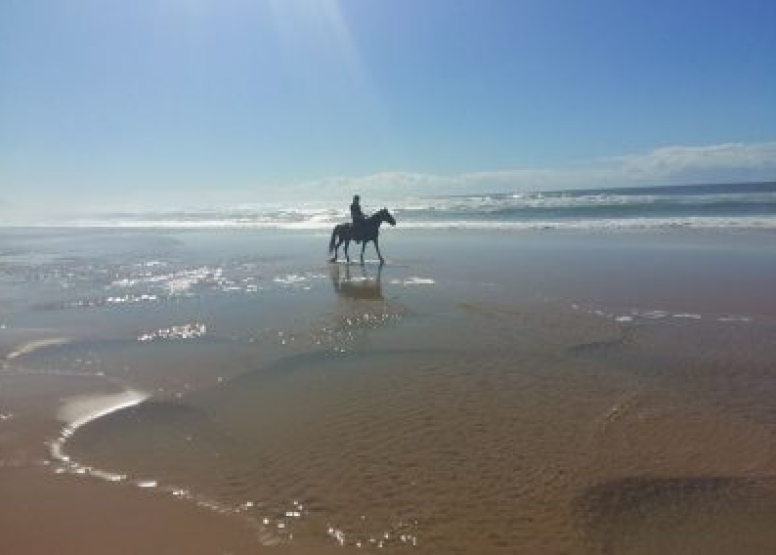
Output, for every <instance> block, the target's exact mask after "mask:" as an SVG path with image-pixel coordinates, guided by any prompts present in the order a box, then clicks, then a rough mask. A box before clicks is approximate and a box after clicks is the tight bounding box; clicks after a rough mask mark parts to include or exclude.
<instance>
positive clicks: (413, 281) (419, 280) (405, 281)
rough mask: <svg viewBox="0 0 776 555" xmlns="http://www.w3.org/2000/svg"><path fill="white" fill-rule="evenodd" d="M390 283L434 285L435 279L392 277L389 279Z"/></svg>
mask: <svg viewBox="0 0 776 555" xmlns="http://www.w3.org/2000/svg"><path fill="white" fill-rule="evenodd" d="M391 284H392V285H403V286H405V287H406V286H411V285H435V284H436V281H435V280H433V279H431V278H423V277H417V276H413V277H408V278H407V279H403V280H402V279H392V280H391Z"/></svg>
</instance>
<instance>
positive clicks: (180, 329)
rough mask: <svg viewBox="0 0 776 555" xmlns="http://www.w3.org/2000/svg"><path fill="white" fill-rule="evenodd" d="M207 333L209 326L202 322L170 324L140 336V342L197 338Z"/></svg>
mask: <svg viewBox="0 0 776 555" xmlns="http://www.w3.org/2000/svg"><path fill="white" fill-rule="evenodd" d="M205 334H207V326H206V325H205V324H202V323H201V322H192V323H189V324H181V325H179V326H170V327H169V328H162V329H159V330H156V331H153V332H148V333H144V334H141V335H139V336H138V338H137V340H138V341H140V342H146V341H157V340H159V339H196V338H198V337H202V336H204V335H205Z"/></svg>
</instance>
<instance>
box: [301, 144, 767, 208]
mask: <svg viewBox="0 0 776 555" xmlns="http://www.w3.org/2000/svg"><path fill="white" fill-rule="evenodd" d="M774 179H776V141H771V142H762V143H748V144H747V143H725V144H718V145H707V146H667V147H661V148H656V149H654V150H651V151H649V152H646V153H639V154H632V155H628V156H620V157H612V158H605V159H599V160H593V161H589V162H587V163H584V164H578V165H576V166H571V167H563V168H516V169H507V170H494V171H481V172H469V173H461V174H454V175H439V174H425V173H411V172H400V171H397V172H381V173H374V174H370V175H364V176H337V177H328V178H325V179H319V180H313V181H309V182H306V183H301V184H299V185H297V186H296V187H293V188H292V190H293V193H294V194H295V195H296V194H303V195H311V196H315V197H320V198H331V197H332V196H347V195H350V194H353V193H355V192H359V193H362V194H365V195H369V196H372V197H375V198H380V199H382V198H386V199H387V198H392V197H401V196H415V195H417V196H422V195H436V194H456V193H461V194H463V193H476V192H496V191H513V190H514V191H519V190H549V189H579V188H598V187H628V186H649V185H667V184H693V183H714V182H718V183H719V182H736V181H742V182H743V181H767V180H774Z"/></svg>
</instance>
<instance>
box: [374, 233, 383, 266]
mask: <svg viewBox="0 0 776 555" xmlns="http://www.w3.org/2000/svg"><path fill="white" fill-rule="evenodd" d="M374 243H375V250H376V251H377V258H379V259H380V265H381V266H382V265H383V264H385V260H384V259H383V254H382V253H381V252H380V242H379V241H378V240H377V237H375V241H374Z"/></svg>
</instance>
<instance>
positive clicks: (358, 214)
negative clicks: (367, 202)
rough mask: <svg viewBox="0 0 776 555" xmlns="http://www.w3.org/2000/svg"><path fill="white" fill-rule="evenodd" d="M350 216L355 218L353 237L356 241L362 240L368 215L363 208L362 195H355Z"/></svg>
mask: <svg viewBox="0 0 776 555" xmlns="http://www.w3.org/2000/svg"><path fill="white" fill-rule="evenodd" d="M350 217H351V218H353V239H354V240H355V241H356V243H359V242H361V231H362V229H363V226H364V221H365V220H366V216H364V212H363V211H362V210H361V197H359V196H358V195H355V196H354V197H353V203H352V204H351V205H350Z"/></svg>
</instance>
